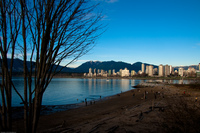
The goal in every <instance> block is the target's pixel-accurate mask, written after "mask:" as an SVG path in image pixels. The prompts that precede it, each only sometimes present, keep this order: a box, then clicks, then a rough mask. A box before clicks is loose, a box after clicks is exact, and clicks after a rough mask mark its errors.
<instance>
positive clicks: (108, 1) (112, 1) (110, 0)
mask: <svg viewBox="0 0 200 133" xmlns="http://www.w3.org/2000/svg"><path fill="white" fill-rule="evenodd" d="M105 2H107V3H115V2H118V0H105Z"/></svg>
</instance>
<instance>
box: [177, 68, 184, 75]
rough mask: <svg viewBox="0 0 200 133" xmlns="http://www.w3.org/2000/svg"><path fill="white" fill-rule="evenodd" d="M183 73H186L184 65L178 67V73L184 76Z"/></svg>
mask: <svg viewBox="0 0 200 133" xmlns="http://www.w3.org/2000/svg"><path fill="white" fill-rule="evenodd" d="M183 73H184V69H183V68H182V67H181V68H178V75H180V76H181V77H183Z"/></svg>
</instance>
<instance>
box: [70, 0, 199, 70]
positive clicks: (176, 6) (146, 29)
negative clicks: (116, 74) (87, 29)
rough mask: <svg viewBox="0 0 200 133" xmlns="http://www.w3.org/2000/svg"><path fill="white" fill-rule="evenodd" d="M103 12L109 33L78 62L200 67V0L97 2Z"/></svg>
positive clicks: (115, 0) (77, 63) (109, 0)
mask: <svg viewBox="0 0 200 133" xmlns="http://www.w3.org/2000/svg"><path fill="white" fill-rule="evenodd" d="M93 2H94V3H97V2H100V6H99V9H100V10H101V9H103V14H104V18H103V20H102V23H105V24H108V29H107V30H106V32H105V33H104V34H103V35H102V36H101V37H100V38H99V39H98V41H97V43H96V46H95V47H94V48H93V49H92V50H91V51H90V52H89V53H87V54H86V55H84V56H83V57H81V58H80V59H79V60H78V61H77V62H76V63H73V64H71V65H70V66H69V67H77V66H79V65H81V64H82V63H84V62H86V61H90V60H92V61H96V60H98V61H110V60H114V61H123V62H127V63H131V64H132V63H134V62H138V61H140V62H145V63H150V64H155V65H160V64H171V65H172V66H188V65H195V64H198V63H199V62H200V61H199V59H198V52H199V50H200V24H199V23H200V15H199V12H200V8H199V6H200V1H198V0H192V1H190V0H162V1H160V0H151V1H149V0H134V1H132V0H123V1H122V0H94V1H93Z"/></svg>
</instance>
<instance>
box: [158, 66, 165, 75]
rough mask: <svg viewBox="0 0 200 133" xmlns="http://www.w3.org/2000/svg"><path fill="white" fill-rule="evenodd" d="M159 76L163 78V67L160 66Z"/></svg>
mask: <svg viewBox="0 0 200 133" xmlns="http://www.w3.org/2000/svg"><path fill="white" fill-rule="evenodd" d="M158 76H160V77H163V76H164V75H163V65H162V64H160V65H159V67H158Z"/></svg>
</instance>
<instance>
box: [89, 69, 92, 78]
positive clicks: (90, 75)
mask: <svg viewBox="0 0 200 133" xmlns="http://www.w3.org/2000/svg"><path fill="white" fill-rule="evenodd" d="M88 76H89V77H92V68H89V73H88Z"/></svg>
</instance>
